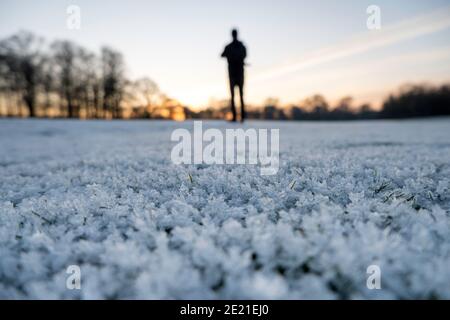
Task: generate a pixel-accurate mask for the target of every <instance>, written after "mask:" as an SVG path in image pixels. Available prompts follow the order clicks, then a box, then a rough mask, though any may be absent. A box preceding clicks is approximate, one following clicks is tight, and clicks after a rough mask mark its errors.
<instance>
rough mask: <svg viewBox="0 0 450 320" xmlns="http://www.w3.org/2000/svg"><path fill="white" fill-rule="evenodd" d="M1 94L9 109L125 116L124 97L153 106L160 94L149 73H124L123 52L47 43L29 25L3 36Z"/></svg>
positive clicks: (32, 114) (60, 114)
mask: <svg viewBox="0 0 450 320" xmlns="http://www.w3.org/2000/svg"><path fill="white" fill-rule="evenodd" d="M0 95H1V97H2V98H3V102H4V104H6V109H7V113H8V114H10V115H19V116H23V115H24V114H23V108H22V107H23V106H24V107H25V109H26V111H27V112H26V115H28V116H30V117H36V116H58V117H69V118H79V117H86V118H121V117H122V116H123V115H122V111H123V104H124V103H131V104H141V105H144V104H145V105H146V106H150V105H151V104H152V103H153V101H154V100H155V99H156V98H158V97H159V90H158V86H157V85H156V84H155V83H154V82H153V81H152V80H150V79H148V78H143V79H139V80H136V81H131V80H129V79H127V78H126V77H125V63H124V59H123V56H122V54H121V53H120V52H118V51H116V50H114V49H112V48H110V47H103V48H101V52H100V54H99V55H97V54H96V53H94V52H91V51H89V50H87V49H86V48H83V47H81V46H79V45H78V44H76V43H73V42H71V41H65V40H62V41H55V42H53V43H51V44H47V43H46V42H45V41H44V40H43V39H42V38H40V37H37V36H35V35H34V34H32V33H30V32H26V31H22V32H19V33H17V34H15V35H12V36H10V37H8V38H6V39H3V40H1V41H0Z"/></svg>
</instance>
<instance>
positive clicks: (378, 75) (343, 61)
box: [0, 0, 450, 107]
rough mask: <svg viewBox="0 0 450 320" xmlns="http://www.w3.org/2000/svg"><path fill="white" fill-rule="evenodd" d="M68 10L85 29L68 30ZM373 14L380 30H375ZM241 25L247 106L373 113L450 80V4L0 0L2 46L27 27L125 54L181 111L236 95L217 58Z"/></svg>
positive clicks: (435, 0) (135, 74)
mask: <svg viewBox="0 0 450 320" xmlns="http://www.w3.org/2000/svg"><path fill="white" fill-rule="evenodd" d="M69 5H77V6H79V8H80V9H81V28H80V29H79V30H71V29H68V28H67V24H66V22H67V19H68V14H67V12H66V10H67V7H68V6H69ZM370 5H377V6H378V7H379V8H380V10H381V11H380V12H381V29H379V30H369V29H368V28H367V25H366V21H367V19H368V16H369V15H368V14H367V12H366V10H367V7H368V6H370ZM233 27H236V28H238V29H239V31H240V38H241V40H242V41H243V42H244V44H245V45H246V46H247V50H248V58H247V63H248V66H247V69H246V89H245V93H246V100H247V101H248V102H249V103H252V104H261V103H263V102H264V100H265V99H266V98H269V97H272V98H278V99H279V100H280V102H281V103H282V104H289V103H298V102H299V101H301V100H303V99H304V98H306V97H308V96H311V95H313V94H316V93H320V94H323V95H324V96H325V97H326V98H327V99H328V100H329V101H331V102H335V101H337V100H338V99H339V98H341V97H344V96H348V95H351V96H353V97H354V98H355V102H356V103H364V102H369V103H372V104H373V105H374V106H377V105H379V104H380V103H381V101H382V100H383V99H384V98H385V97H386V96H387V95H388V94H389V93H390V92H392V91H394V90H396V89H398V87H399V86H400V85H402V84H405V83H423V82H426V83H430V84H442V83H444V82H449V81H450V40H449V39H450V0H445V1H444V0H428V1H424V0H390V1H387V0H371V1H365V0H343V1H335V0H322V1H320V0H319V1H304V0H270V1H267V0H259V1H256V0H246V1H242V0H241V1H238V0H228V1H226V2H224V1H217V0H208V1H206V0H189V1H186V0H183V1H178V0H164V1H163V0H159V1H152V0H150V1H148V0H147V1H143V0H127V1H117V0H108V1H106V0H96V1H92V0H91V1H88V0H71V1H66V0H37V1H29V0H0V38H4V37H6V36H9V35H11V34H13V33H15V32H17V31H19V30H30V31H33V32H35V33H36V34H38V35H40V36H43V37H45V38H47V39H48V40H55V39H70V40H73V41H75V42H77V43H79V44H81V45H83V46H86V47H87V48H90V49H92V50H95V51H97V52H99V50H100V47H101V46H102V45H108V46H111V47H113V48H115V49H118V50H119V51H121V52H122V53H123V54H124V56H125V60H126V63H127V75H128V76H129V77H130V78H132V79H135V78H136V79H137V78H140V77H150V78H151V79H153V80H154V81H156V82H157V83H158V85H159V87H160V88H161V90H162V91H163V92H164V93H166V94H167V95H169V96H170V97H173V98H175V99H177V100H179V101H181V102H182V103H184V104H186V105H189V106H193V107H204V106H207V105H208V103H210V102H211V101H212V99H215V100H220V99H226V98H228V95H229V89H228V82H227V78H226V77H227V73H226V61H224V60H223V59H221V58H220V54H221V52H222V50H223V47H224V46H225V45H226V44H227V43H228V42H229V41H230V40H231V39H230V30H231V29H232V28H233Z"/></svg>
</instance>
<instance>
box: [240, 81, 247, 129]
mask: <svg viewBox="0 0 450 320" xmlns="http://www.w3.org/2000/svg"><path fill="white" fill-rule="evenodd" d="M239 98H240V99H241V122H244V120H245V118H246V114H245V104H244V86H243V84H240V85H239Z"/></svg>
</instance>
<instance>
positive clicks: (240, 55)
mask: <svg viewBox="0 0 450 320" xmlns="http://www.w3.org/2000/svg"><path fill="white" fill-rule="evenodd" d="M231 36H232V37H233V41H232V42H231V43H230V44H229V45H227V46H226V47H225V50H224V51H223V53H222V57H223V58H226V59H227V61H228V76H229V78H230V91H231V112H232V113H233V121H236V120H237V117H236V105H235V103H234V88H235V87H236V86H237V87H238V88H239V97H240V100H241V121H242V122H244V119H245V104H244V65H245V58H246V57H247V49H246V48H245V46H244V44H243V43H242V42H241V41H239V40H238V31H237V30H236V29H233V30H232V31H231Z"/></svg>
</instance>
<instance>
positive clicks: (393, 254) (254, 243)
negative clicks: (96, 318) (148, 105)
mask: <svg viewBox="0 0 450 320" xmlns="http://www.w3.org/2000/svg"><path fill="white" fill-rule="evenodd" d="M207 126H212V127H219V128H224V127H228V126H231V124H225V123H224V122H208V123H207V125H206V124H204V127H207ZM178 127H186V128H192V123H190V122H186V123H173V122H156V121H154V122H143V121H142V122H76V121H73V122H72V121H43V120H42V121H30V120H0V298H8V299H15V298H27V299H36V298H37V299H41V298H63V299H71V298H81V299H105V298H108V299H111V298H112V299H115V298H117V299H122V298H124V299H135V298H145V299H147V298H150V299H187V298H189V299H197V298H206V299H215V298H218V299H240V298H244V299H246V298H250V299H253V298H255V299H259V298H261V299H266V298H273V299H306V298H320V299H379V298H387V299H397V298H406V299H409V298H425V299H428V298H431V299H432V298H438V299H444V298H445V299H449V298H450V192H449V189H450V119H448V118H447V119H434V120H418V121H386V122H382V121H381V122H347V123H308V122H296V123H269V122H250V123H248V124H246V125H245V126H244V128H248V127H260V128H264V127H275V128H280V140H281V145H280V152H281V158H280V161H281V164H280V170H279V172H278V174H277V175H275V176H261V175H260V174H259V168H258V167H255V166H242V165H241V166H229V165H224V166H206V165H199V166H175V165H173V164H171V161H170V151H171V148H172V146H173V145H174V144H173V143H171V142H170V134H171V132H172V130H173V129H175V128H178ZM189 176H191V177H192V179H190V177H189ZM294 181H295V185H293V182H294ZM372 264H377V265H379V266H380V268H381V272H382V274H381V285H382V289H381V290H368V289H367V287H366V280H367V277H368V275H367V273H366V269H367V267H368V266H369V265H372ZM69 265H79V266H80V267H81V279H82V288H81V290H68V289H66V279H67V276H68V275H67V274H66V268H67V267H68V266H69Z"/></svg>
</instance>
